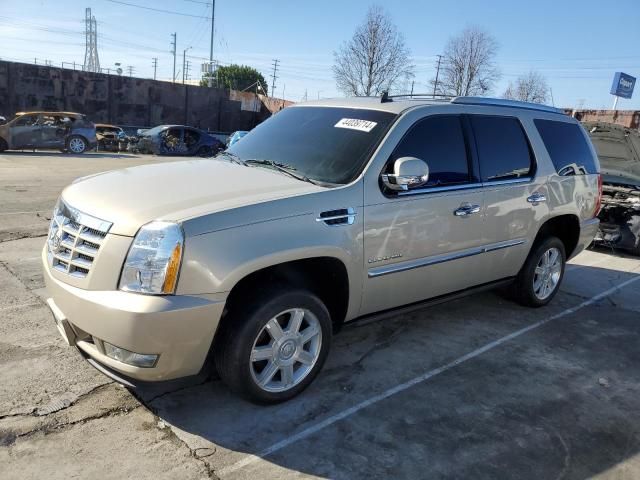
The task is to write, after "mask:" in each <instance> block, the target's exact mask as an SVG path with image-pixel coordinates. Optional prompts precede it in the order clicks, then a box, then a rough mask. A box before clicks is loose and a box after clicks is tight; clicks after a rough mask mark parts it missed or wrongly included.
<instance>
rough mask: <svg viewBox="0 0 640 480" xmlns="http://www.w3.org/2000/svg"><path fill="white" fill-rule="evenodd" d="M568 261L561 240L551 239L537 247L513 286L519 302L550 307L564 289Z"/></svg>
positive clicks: (532, 305)
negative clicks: (560, 290)
mask: <svg viewBox="0 0 640 480" xmlns="http://www.w3.org/2000/svg"><path fill="white" fill-rule="evenodd" d="M566 262H567V258H566V254H565V250H564V244H563V243H562V241H561V240H560V239H559V238H557V237H547V238H546V239H544V240H543V241H541V242H540V243H538V244H537V245H535V246H534V248H533V250H532V251H531V253H530V254H529V257H528V258H527V261H526V262H525V264H524V266H523V267H522V270H520V273H519V274H518V276H517V278H516V281H515V283H514V285H513V292H514V294H515V298H516V300H517V301H518V302H519V303H520V304H522V305H524V306H527V307H542V306H544V305H546V304H548V303H549V302H550V301H551V300H552V299H553V297H554V296H555V295H556V293H558V290H559V289H560V282H562V278H563V276H564V269H565V264H566Z"/></svg>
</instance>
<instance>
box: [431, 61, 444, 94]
mask: <svg viewBox="0 0 640 480" xmlns="http://www.w3.org/2000/svg"><path fill="white" fill-rule="evenodd" d="M436 57H438V66H437V67H436V81H435V82H434V83H433V98H435V97H436V90H437V89H438V77H439V76H440V62H441V61H442V55H436Z"/></svg>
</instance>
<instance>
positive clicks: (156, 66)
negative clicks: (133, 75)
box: [152, 57, 158, 80]
mask: <svg viewBox="0 0 640 480" xmlns="http://www.w3.org/2000/svg"><path fill="white" fill-rule="evenodd" d="M152 65H153V79H154V80H155V79H156V72H157V70H158V57H153V63H152Z"/></svg>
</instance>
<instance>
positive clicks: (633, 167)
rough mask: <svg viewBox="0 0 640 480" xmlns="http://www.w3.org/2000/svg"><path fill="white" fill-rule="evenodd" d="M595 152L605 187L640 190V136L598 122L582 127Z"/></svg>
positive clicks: (621, 128)
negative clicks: (635, 188)
mask: <svg viewBox="0 0 640 480" xmlns="http://www.w3.org/2000/svg"><path fill="white" fill-rule="evenodd" d="M584 126H585V128H586V130H587V132H589V136H590V137H591V141H592V142H593V146H594V147H595V149H596V151H597V152H598V160H600V171H601V173H602V177H603V180H604V181H605V183H620V184H624V185H636V186H640V133H639V132H637V131H634V130H632V129H630V128H626V127H623V126H620V125H614V124H609V123H602V122H585V124H584Z"/></svg>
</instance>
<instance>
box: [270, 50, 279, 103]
mask: <svg viewBox="0 0 640 480" xmlns="http://www.w3.org/2000/svg"><path fill="white" fill-rule="evenodd" d="M279 61H280V60H278V59H277V58H276V59H274V60H273V73H272V74H271V78H272V80H271V96H273V94H274V93H275V91H276V78H278V76H277V73H278V62H279Z"/></svg>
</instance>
